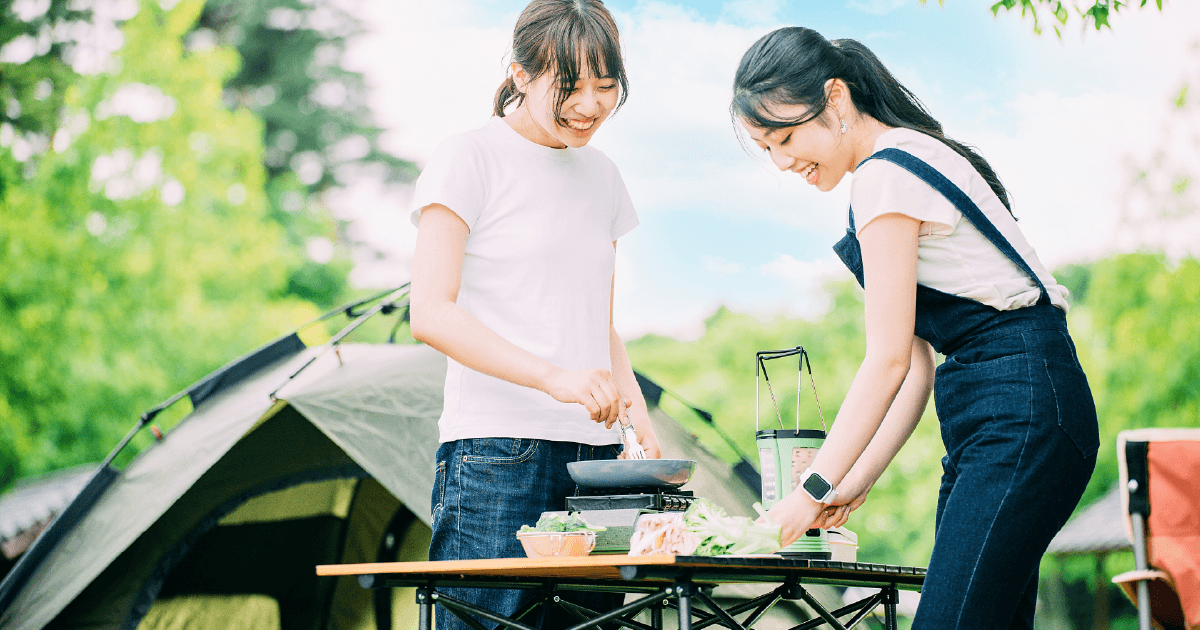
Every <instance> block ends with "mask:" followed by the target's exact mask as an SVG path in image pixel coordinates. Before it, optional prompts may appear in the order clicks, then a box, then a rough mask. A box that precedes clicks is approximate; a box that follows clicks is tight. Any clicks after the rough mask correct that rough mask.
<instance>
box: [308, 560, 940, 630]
mask: <svg viewBox="0 0 1200 630" xmlns="http://www.w3.org/2000/svg"><path fill="white" fill-rule="evenodd" d="M317 575H324V576H341V575H354V576H358V581H359V583H360V584H361V585H362V586H363V587H364V588H391V587H400V586H408V587H413V586H415V587H416V588H417V604H418V605H419V609H420V628H421V629H422V630H430V629H431V628H432V624H433V606H434V605H435V604H437V605H440V606H442V607H443V608H446V609H447V610H449V611H450V612H452V613H454V614H455V615H459V616H464V615H475V616H477V617H480V618H483V619H488V620H491V621H493V622H498V623H501V624H507V627H508V628H513V629H516V630H534V627H533V626H531V625H529V622H528V621H521V620H522V619H526V620H527V619H528V618H529V617H528V614H529V613H530V612H532V611H533V610H534V609H535V608H537V607H539V606H545V605H557V606H562V607H564V608H566V609H567V610H568V611H570V612H572V613H573V614H574V616H575V617H576V618H577V619H579V623H578V624H577V625H575V626H572V630H585V629H590V628H599V627H600V626H601V624H606V623H615V624H617V625H620V626H622V627H624V628H631V629H636V630H649V629H651V628H654V629H659V628H662V627H663V625H662V621H663V612H664V609H666V608H672V609H674V610H675V611H677V613H678V617H679V628H680V630H699V629H700V628H706V627H709V626H719V627H724V628H731V629H733V630H746V629H747V628H750V627H752V626H753V625H754V623H755V622H756V621H757V620H758V619H759V618H760V617H762V615H763V614H765V613H766V612H767V610H769V609H770V608H771V607H772V606H774V605H775V604H776V603H777V602H778V601H779V600H780V599H800V600H803V601H804V602H805V603H807V604H808V605H809V606H811V607H812V608H813V610H815V611H816V612H817V614H818V615H819V618H817V619H813V620H811V621H808V622H805V623H802V624H800V625H799V626H796V627H795V628H793V629H792V630H809V629H811V628H817V627H820V626H823V625H825V624H826V623H828V624H829V626H830V627H832V628H835V629H836V630H846V628H850V627H853V626H855V625H856V624H857V623H858V622H859V621H861V620H862V619H863V618H865V617H866V616H867V615H869V614H871V612H872V611H873V610H874V609H875V608H877V607H879V606H883V610H884V624H885V626H886V627H887V628H889V629H890V630H895V628H896V604H897V602H898V599H899V597H898V595H899V593H898V591H899V590H912V591H919V590H921V585H922V583H923V582H924V580H925V569H923V568H917V567H903V566H892V565H884V564H868V563H853V562H832V561H827V560H804V559H796V558H786V557H782V556H773V555H772V556H752V557H700V556H640V557H631V556H625V555H600V556H587V557H574V558H537V559H535V558H500V559H491V560H453V561H442V562H384V563H371V564H332V565H321V566H318V567H317ZM739 583H740V584H745V583H764V584H776V585H777V587H776V588H774V589H772V590H771V591H770V592H768V593H766V594H763V595H760V596H758V597H755V598H753V599H750V600H747V601H744V602H739V603H737V604H734V605H728V606H725V607H722V606H721V605H719V604H718V603H717V602H716V601H714V600H713V598H712V595H711V592H712V588H713V587H715V586H717V585H720V584H739ZM804 584H832V585H837V586H845V587H850V586H859V587H867V588H868V589H869V592H871V594H870V595H868V596H867V597H864V598H863V599H860V600H859V601H856V602H854V603H851V604H847V605H845V606H843V607H841V608H838V609H836V610H832V611H831V610H828V609H826V608H825V607H824V606H822V605H821V603H820V602H818V601H817V600H816V598H814V597H813V596H812V595H811V594H810V593H809V592H808V591H807V590H805V588H804ZM451 587H470V588H523V589H531V590H534V591H538V593H539V596H538V597H537V598H536V599H535V600H534V601H533V602H532V603H531V604H530V605H529V606H528V607H526V609H524V610H521V611H518V612H517V613H516V614H515V615H514V617H512V618H509V617H505V616H503V615H500V614H497V613H495V612H493V611H489V610H485V609H482V608H480V607H478V606H475V605H473V604H470V603H468V602H464V601H461V600H458V599H456V598H454V597H451V596H449V595H447V594H445V593H442V592H439V589H443V588H451ZM563 591H600V592H616V593H626V594H633V595H637V596H639V597H637V598H636V599H632V600H631V601H628V602H627V603H626V604H625V605H624V606H621V607H620V608H617V609H616V610H613V611H611V612H606V613H603V614H600V613H597V612H595V611H592V610H588V609H586V608H583V607H581V606H578V605H575V604H573V603H571V602H567V601H565V600H562V599H560V598H559V597H558V594H559V593H561V592H563ZM626 599H627V600H628V599H629V598H626ZM697 604H702V605H703V607H701V606H698V605H697ZM646 609H649V611H650V625H646V624H644V623H642V622H640V621H636V620H635V619H634V617H635V616H636V615H637V614H638V613H640V612H641V611H643V610H646ZM743 613H745V616H744V617H743V618H742V619H741V620H738V619H737V616H738V615H742V614H743ZM501 627H502V628H503V627H505V625H501Z"/></svg>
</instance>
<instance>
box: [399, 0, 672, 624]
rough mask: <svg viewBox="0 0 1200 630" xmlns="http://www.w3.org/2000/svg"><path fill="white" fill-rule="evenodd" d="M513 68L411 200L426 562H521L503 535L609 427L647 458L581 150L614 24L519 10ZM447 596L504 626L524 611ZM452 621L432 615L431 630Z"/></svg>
mask: <svg viewBox="0 0 1200 630" xmlns="http://www.w3.org/2000/svg"><path fill="white" fill-rule="evenodd" d="M512 55H513V58H512V65H511V74H510V76H509V78H507V79H506V80H505V81H504V83H503V84H502V85H501V87H500V89H499V90H498V91H497V93H496V98H495V103H494V113H495V117H493V118H492V119H491V121H490V122H489V123H488V124H487V125H486V126H484V127H483V128H481V129H478V130H475V131H471V132H467V133H464V134H461V135H458V136H455V137H452V138H450V139H448V140H446V141H445V142H444V143H442V145H440V146H439V147H438V149H437V150H436V151H435V153H434V155H433V157H432V159H431V160H430V161H429V164H428V165H427V166H426V167H425V169H424V171H423V172H422V174H421V177H420V178H419V179H418V181H417V185H416V191H415V203H414V207H415V208H416V210H415V211H414V213H413V220H414V221H416V222H417V225H418V236H417V246H416V254H415V257H414V262H413V276H412V292H411V313H412V317H411V322H412V334H413V337H415V338H416V339H418V340H420V341H423V342H425V343H427V344H429V345H430V346H432V347H434V348H436V349H438V350H440V351H441V352H443V353H445V354H446V356H447V357H448V361H447V364H448V369H447V374H446V384H445V406H444V410H443V413H442V416H441V419H440V420H439V431H440V436H441V437H440V439H441V442H442V444H441V446H440V447H439V449H438V453H437V459H436V462H437V463H436V469H435V481H434V490H433V497H432V516H433V540H432V542H431V544H430V559H431V560H451V559H467V558H501V557H519V556H523V555H524V552H523V550H522V547H521V544H520V543H519V542H518V540H517V538H516V537H515V535H514V534H515V533H516V531H517V529H519V528H520V527H521V526H522V525H533V524H534V523H535V522H536V521H537V519H538V517H539V516H540V515H541V513H542V512H544V511H548V510H562V509H565V508H564V503H565V498H566V497H567V496H570V495H571V494H574V492H575V490H576V488H575V484H574V482H572V481H571V479H570V477H569V475H568V473H567V468H566V465H567V463H569V462H573V461H579V460H590V459H611V458H614V457H618V456H619V453H620V450H619V446H618V445H619V444H620V438H619V435H618V432H617V429H616V428H615V427H614V423H615V422H617V420H618V414H619V413H626V412H627V413H628V416H629V418H630V420H631V421H632V423H633V425H634V427H635V429H636V431H637V435H638V440H639V442H640V443H641V445H642V447H643V448H644V449H645V451H646V454H647V456H648V457H653V458H657V457H659V446H658V441H657V438H656V436H655V432H654V428H653V427H652V426H651V424H650V418H649V415H648V412H647V408H646V402H645V400H644V398H643V397H642V394H641V391H640V389H639V387H638V385H637V381H636V379H635V377H634V374H633V370H632V368H631V367H630V364H629V358H628V356H627V354H626V352H625V346H624V343H623V342H622V341H621V338H620V337H619V336H618V335H617V332H616V330H615V329H614V328H613V325H612V296H613V268H614V261H615V258H616V252H615V249H616V244H617V239H618V238H619V237H621V236H622V235H624V234H625V233H627V232H628V231H629V230H631V229H633V228H634V227H635V226H636V225H637V223H638V219H637V214H636V213H635V212H634V208H633V204H632V202H631V201H630V199H629V195H628V193H627V192H626V189H625V184H624V182H623V181H622V179H621V174H620V173H619V172H618V171H617V168H616V166H615V165H614V164H613V163H612V162H611V161H610V160H609V159H608V158H607V157H606V156H605V155H604V154H603V153H601V152H600V151H599V150H598V149H595V148H594V147H589V146H587V145H588V142H589V141H590V140H591V139H592V136H593V135H594V134H595V133H596V131H597V130H598V129H600V127H601V125H602V124H603V123H604V122H605V120H606V119H607V118H608V117H609V116H610V115H611V114H612V113H613V112H614V111H615V110H616V109H617V108H618V107H619V106H620V104H621V103H622V102H623V101H624V99H625V96H626V92H627V82H626V78H625V70H624V65H623V61H622V59H621V50H620V42H619V40H618V33H617V27H616V24H615V22H614V21H613V19H612V16H611V15H610V14H609V13H608V11H607V10H606V9H605V8H604V5H603V4H602V3H601V2H599V1H598V0H534V1H533V2H531V3H530V4H529V5H528V6H527V7H526V8H525V10H524V11H523V12H522V14H521V16H520V18H519V19H518V20H517V24H516V28H515V29H514V31H513V42H512ZM626 405H628V407H627V410H626ZM452 594H453V595H454V596H456V597H458V598H459V599H465V600H467V601H470V602H472V603H474V604H477V605H481V606H483V607H484V608H487V609H490V610H492V611H495V612H499V613H501V614H505V615H511V614H513V613H514V612H515V611H517V610H518V609H519V608H520V607H521V606H522V605H523V604H524V603H525V602H526V601H527V600H528V598H529V595H527V594H525V593H524V592H523V591H501V590H498V589H475V590H468V589H461V590H458V591H457V592H455V593H452ZM576 600H577V601H579V602H580V603H583V604H585V605H586V606H587V607H589V608H591V609H593V610H602V609H605V608H608V609H611V608H612V607H614V606H615V605H619V604H620V597H619V596H617V597H614V596H611V595H598V596H592V597H591V598H590V599H588V598H576ZM554 623H555V622H554V621H551V623H550V625H547V626H546V627H552V626H553V625H554ZM460 624H461V621H460V620H458V619H456V618H453V617H451V616H449V615H447V614H445V610H444V609H443V607H438V620H437V625H438V628H439V630H447V629H448V628H456V627H466V626H460Z"/></svg>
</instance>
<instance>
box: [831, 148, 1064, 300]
mask: <svg viewBox="0 0 1200 630" xmlns="http://www.w3.org/2000/svg"><path fill="white" fill-rule="evenodd" d="M886 148H896V149H900V150H902V151H906V152H908V153H911V154H913V155H914V156H916V157H918V158H920V159H921V160H923V161H925V162H926V163H927V164H929V165H930V166H932V167H933V168H935V169H937V170H938V171H940V172H941V173H942V175H945V176H946V178H947V179H949V180H950V181H951V182H953V183H954V185H955V186H958V187H959V188H960V189H961V190H962V191H963V192H965V193H966V194H967V196H969V197H970V198H971V200H972V201H974V202H975V205H977V206H979V209H980V210H982V211H983V214H984V216H986V217H987V218H988V219H989V220H990V221H991V222H992V224H993V225H995V226H996V228H997V229H998V230H1000V233H1001V234H1003V235H1004V238H1006V239H1008V242H1009V243H1011V244H1012V246H1013V248H1014V249H1016V250H1017V253H1019V254H1020V255H1021V257H1022V258H1024V259H1025V262H1026V263H1028V264H1029V267H1030V268H1031V269H1033V272H1034V273H1036V274H1037V276H1038V278H1039V279H1041V281H1042V284H1044V285H1045V286H1046V291H1047V292H1048V293H1049V294H1050V302H1051V303H1052V304H1054V305H1055V306H1057V307H1058V308H1060V309H1062V310H1063V312H1066V311H1067V308H1068V307H1067V299H1066V298H1067V293H1068V292H1067V289H1066V287H1064V286H1062V285H1059V284H1057V283H1056V282H1055V280H1054V277H1053V276H1051V275H1050V273H1049V272H1048V271H1046V268H1045V267H1044V266H1043V265H1042V263H1041V261H1039V260H1038V257H1037V254H1036V253H1035V252H1034V251H1033V248H1032V247H1030V246H1029V243H1028V242H1027V241H1026V240H1025V236H1024V235H1022V234H1021V230H1020V229H1019V228H1018V227H1017V222H1016V220H1014V219H1013V217H1012V215H1011V214H1009V212H1008V209H1007V208H1005V207H1004V204H1003V203H1001V202H1000V198H999V197H997V196H996V194H995V193H994V192H992V189H991V187H989V186H988V184H987V182H986V181H984V179H983V177H982V176H981V175H980V174H979V173H978V172H977V171H976V170H975V169H974V167H972V166H971V163H970V162H968V161H967V159H966V158H964V157H963V156H961V155H959V154H958V152H956V151H955V150H954V149H951V148H950V147H949V146H946V145H945V144H943V143H942V142H941V141H939V140H937V139H936V138H933V137H931V136H927V135H925V134H923V133H920V132H918V131H913V130H912V129H904V128H897V129H891V130H889V131H887V132H884V133H883V135H881V136H879V139H878V140H876V142H875V151H880V150H883V149H886ZM850 207H851V208H852V209H853V210H854V224H855V228H856V229H858V230H861V229H863V227H864V226H866V225H867V224H869V223H870V222H871V220H872V219H874V218H876V217H878V216H881V215H884V214H889V213H899V214H903V215H905V216H909V217H912V218H914V219H917V220H919V221H920V222H921V227H920V236H919V237H918V242H917V283H918V284H922V285H925V286H927V287H929V288H931V289H937V290H939V291H942V292H943V293H949V294H951V295H957V296H959V297H964V298H970V299H973V300H976V301H978V302H982V303H984V304H987V305H988V306H991V307H993V308H996V309H998V310H1001V311H1008V310H1014V309H1018V308H1022V307H1025V306H1030V305H1032V304H1035V303H1036V302H1037V301H1038V298H1039V297H1040V292H1039V290H1038V287H1037V284H1036V283H1034V281H1033V279H1032V278H1030V277H1029V275H1028V274H1026V273H1025V272H1024V271H1022V270H1021V268H1020V267H1018V266H1017V265H1016V263H1014V262H1013V261H1011V260H1009V259H1008V257H1007V256H1005V255H1004V254H1003V253H1001V252H1000V250H998V249H996V246H995V245H993V244H992V242H991V241H989V240H987V238H986V237H985V236H984V235H983V234H981V233H980V232H979V230H977V229H976V228H975V226H974V225H973V224H972V223H971V222H970V221H969V220H968V219H966V218H965V217H963V215H962V213H961V212H959V211H958V210H957V209H956V208H955V207H954V204H952V203H950V200H948V199H946V198H945V197H944V196H942V194H941V193H939V192H938V191H937V190H934V188H933V187H932V186H930V185H928V184H926V183H925V182H924V180H922V179H920V178H918V177H917V176H916V175H913V174H912V173H910V172H908V171H907V170H905V169H904V168H903V167H901V166H899V165H897V164H894V163H892V162H889V161H887V160H881V159H876V160H870V161H868V162H867V163H866V164H863V165H862V166H861V167H859V168H858V169H857V170H856V171H855V172H854V177H853V179H852V180H851V184H850Z"/></svg>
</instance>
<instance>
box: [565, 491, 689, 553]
mask: <svg viewBox="0 0 1200 630" xmlns="http://www.w3.org/2000/svg"><path fill="white" fill-rule="evenodd" d="M580 492H581V494H579V495H576V496H573V497H567V505H566V508H567V509H566V511H563V512H547V514H566V513H567V512H578V513H579V515H580V516H581V517H583V520H585V521H587V522H588V523H589V524H590V525H595V526H598V527H604V528H605V529H604V531H601V532H596V548H595V549H593V550H592V553H593V554H616V553H628V552H629V539H630V538H632V537H633V528H634V526H636V525H637V520H638V517H640V516H641V515H643V514H656V513H659V512H683V511H684V510H686V509H687V508H688V506H689V505H691V504H692V501H694V500H695V496H693V495H692V493H691V491H689V490H678V489H672V488H581V489H580ZM582 493H586V494H582Z"/></svg>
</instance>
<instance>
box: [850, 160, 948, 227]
mask: <svg viewBox="0 0 1200 630" xmlns="http://www.w3.org/2000/svg"><path fill="white" fill-rule="evenodd" d="M850 207H851V208H853V209H854V223H855V226H856V227H857V228H858V229H862V227H863V226H865V225H867V224H868V223H870V222H871V221H872V220H874V219H875V218H876V217H879V216H883V215H885V214H892V213H897V214H902V215H905V216H908V217H912V218H914V219H916V220H918V221H922V222H927V223H934V224H937V225H938V227H940V228H942V229H941V230H936V231H939V232H943V231H952V230H953V229H954V226H955V225H957V224H958V220H959V218H960V217H961V216H962V215H961V213H959V211H958V210H957V209H955V207H954V205H953V204H951V203H950V201H949V200H948V199H946V198H945V197H944V196H942V194H941V193H939V192H938V191H936V190H934V189H933V187H932V186H930V185H929V184H926V183H925V182H924V181H923V180H921V178H919V177H917V176H916V175H913V174H912V173H910V172H908V171H907V170H905V169H904V168H903V167H901V166H899V165H897V164H893V163H892V162H889V161H887V160H883V159H875V160H870V161H868V162H867V163H866V164H863V165H862V166H860V167H859V168H858V169H857V171H856V172H855V173H854V180H853V183H852V185H851V189H850Z"/></svg>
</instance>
